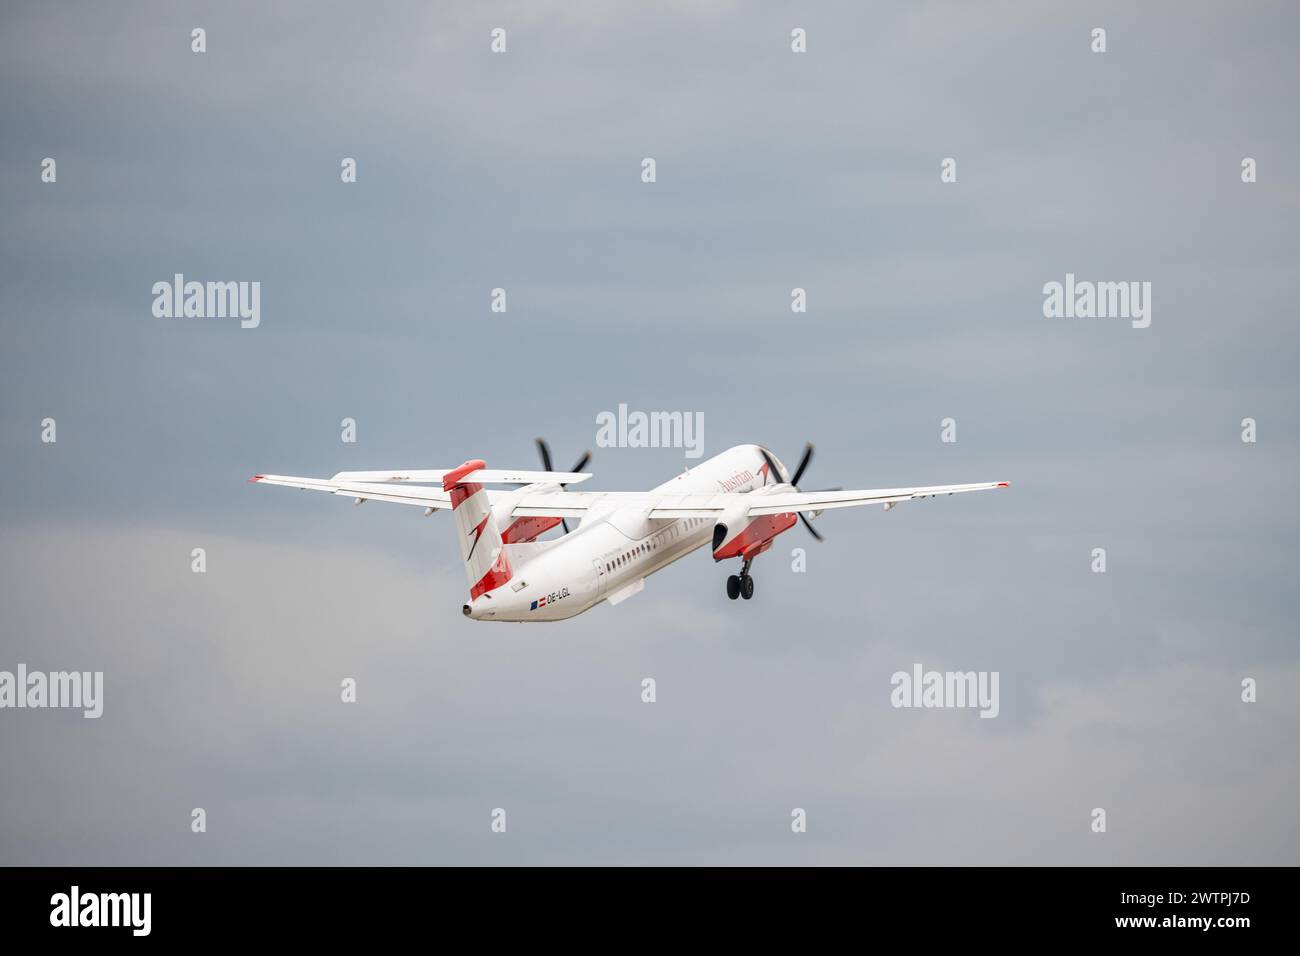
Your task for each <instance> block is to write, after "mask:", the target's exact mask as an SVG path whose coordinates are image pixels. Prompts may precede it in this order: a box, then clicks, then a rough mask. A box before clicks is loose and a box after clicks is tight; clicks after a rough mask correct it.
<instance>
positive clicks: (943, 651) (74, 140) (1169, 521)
mask: <svg viewBox="0 0 1300 956" xmlns="http://www.w3.org/2000/svg"><path fill="white" fill-rule="evenodd" d="M199 27H201V28H203V29H204V30H205V31H206V52H203V53H195V52H193V51H192V49H191V31H192V30H193V29H195V28H199ZM1098 27H1100V28H1103V29H1105V31H1106V51H1105V52H1104V53H1096V52H1093V50H1092V46H1093V44H1094V40H1093V30H1094V29H1095V28H1098ZM495 28H501V29H504V30H505V31H506V47H507V48H506V52H504V53H493V52H492V50H491V42H492V31H493V30H494V29H495ZM796 28H800V29H803V30H805V31H806V37H807V52H805V53H794V52H792V50H791V31H792V30H794V29H796ZM1298 28H1300V15H1298V14H1297V13H1296V11H1294V10H1293V9H1291V8H1290V7H1288V6H1287V5H1284V4H1276V3H1260V2H1248V3H1243V4H1233V5H1223V4H1212V3H1173V2H1153V3H1144V4H1140V5H1130V4H1122V3H1063V4H1050V5H1048V4H1033V3H1010V2H1007V3H980V4H970V3H956V2H953V3H926V2H919V3H906V4H904V3H831V2H826V3H816V4H812V3H739V2H737V3H728V2H694V3H687V2H676V3H663V4H653V5H645V4H632V3H582V2H578V3H565V4H559V3H527V2H519V3H491V2H485V3H414V2H412V3H405V2H391V3H385V4H383V5H380V6H378V7H376V6H374V5H364V4H356V5H354V4H329V3H327V4H309V3H305V2H303V3H299V2H278V3H276V4H257V3H244V2H231V3H221V4H210V3H184V2H182V3H162V2H158V3H121V4H112V5H104V4H95V3H66V4H58V5H51V4H40V3H35V2H17V3H9V4H6V5H5V7H4V9H3V11H2V12H0V90H3V93H2V94H0V129H3V130H4V135H3V137H0V199H2V201H3V208H4V217H3V221H2V224H0V243H2V246H0V253H2V254H0V395H2V396H3V401H0V453H2V454H3V460H4V462H5V464H6V467H5V469H4V477H3V479H0V482H2V484H0V487H2V488H3V493H2V494H0V582H3V583H2V584H0V597H2V598H3V599H2V600H0V671H5V670H7V671H14V670H15V669H16V668H17V666H18V665H19V664H20V663H21V664H25V665H26V666H27V667H28V668H29V669H31V670H46V671H57V670H70V669H76V670H84V671H102V672H103V674H104V713H103V716H102V717H101V718H99V719H97V720H87V719H84V718H83V717H82V716H81V713H80V712H79V711H71V710H53V709H51V710H27V709H24V710H12V709H4V710H0V759H3V766H4V772H3V773H0V863H4V864H11V865H37V864H69V865H80V864H87V865H90V864H94V865H108V864H126V865H131V864H174V865H202V864H267V865H274V864H361V863H378V864H469V865H491V864H616V865H632V864H650V865H670V864H689V865H695V864H721V865H756V864H834V865H875V864H895V865H909V864H953V865H965V864H999V865H1000V864H1011V865H1016V864H1052V865H1057V864H1060V865H1064V864H1084V865H1099V864H1123V865H1161V864H1176V865H1191V864H1294V863H1296V862H1297V859H1298V858H1300V823H1297V821H1296V819H1295V813H1294V807H1295V806H1296V804H1297V802H1300V759H1297V758H1298V756H1300V755H1298V754H1297V749H1296V740H1297V739H1298V737H1300V652H1298V651H1297V643H1296V636H1297V635H1296V626H1295V620H1296V616H1297V610H1298V607H1297V605H1298V603H1300V601H1298V599H1297V597H1296V591H1295V586H1294V581H1295V568H1296V565H1297V559H1298V558H1300V535H1298V534H1297V531H1298V525H1297V518H1296V510H1295V508H1294V507H1293V506H1292V495H1293V493H1294V488H1295V484H1296V481H1295V479H1296V477H1297V471H1298V470H1300V469H1298V467H1297V466H1298V465H1300V428H1298V427H1297V423H1296V419H1295V410H1296V408H1297V404H1298V403H1297V398H1298V397H1300V395H1298V392H1300V387H1298V386H1297V384H1296V377H1295V368H1296V367H1297V359H1298V358H1300V356H1298V355H1297V346H1298V345H1300V336H1298V335H1297V332H1296V315H1295V303H1296V294H1295V293H1296V265H1295V264H1296V262H1297V259H1298V255H1297V253H1300V234H1298V230H1300V226H1297V222H1300V216H1297V213H1298V212H1300V208H1298V207H1300V202H1298V193H1297V186H1296V183H1297V181H1298V179H1297V176H1298V174H1300V170H1298V169H1297V166H1296V156H1297V155H1300V135H1298V129H1297V123H1298V121H1297V118H1296V110H1295V108H1294V105H1295V103H1296V102H1297V99H1298V94H1300V65H1297V63H1296V60H1295V56H1294V49H1295V44H1296V41H1297V32H1298ZM47 157H48V158H52V159H54V160H55V162H56V171H57V178H56V181H55V182H43V181H42V161H43V160H44V159H45V158H47ZM345 157H350V158H353V159H355V160H356V165H357V181H356V182H354V183H344V182H342V181H341V175H340V172H341V163H342V161H343V159H344V158H345ZM647 157H650V158H653V159H654V160H655V166H656V176H655V181H654V182H652V183H647V182H643V181H642V162H643V160H644V159H645V158H647ZM1247 157H1249V158H1252V159H1254V160H1255V166H1256V170H1257V178H1256V181H1254V182H1250V183H1247V182H1243V180H1242V161H1243V159H1244V158H1247ZM947 158H951V159H953V160H955V169H956V181H955V182H944V181H942V178H941V172H942V165H941V164H942V163H943V161H944V160H945V159H947ZM176 273H182V274H184V275H185V276H186V277H187V278H190V279H196V280H199V281H207V280H212V281H248V282H252V281H256V282H259V283H260V289H261V310H260V324H259V325H258V326H257V327H256V328H248V329H245V328H240V325H239V322H238V320H234V319H226V318H160V317H157V316H155V315H154V314H153V309H152V306H153V301H154V296H153V293H152V291H151V290H152V287H153V285H154V283H156V282H159V281H169V280H170V279H171V277H172V276H173V275H174V274H176ZM1067 273H1070V274H1074V275H1076V276H1077V277H1079V278H1080V279H1087V280H1094V281H1124V282H1127V281H1137V282H1150V283H1151V289H1152V294H1151V324H1150V326H1149V327H1147V328H1140V329H1139V328H1134V327H1133V326H1132V324H1131V322H1130V321H1129V320H1127V319H1125V318H1114V317H1111V318H1048V317H1046V316H1045V315H1044V311H1043V302H1044V294H1043V287H1044V285H1045V284H1046V283H1049V282H1054V281H1055V282H1063V281H1065V276H1066V275H1067ZM496 288H503V289H505V290H506V293H507V303H508V305H507V310H506V311H505V312H504V313H500V312H493V311H492V310H491V308H490V303H491V295H492V290H493V289H496ZM795 288H801V289H804V290H806V295H807V311H806V312H793V311H792V309H791V290H793V289H795ZM620 404H626V405H627V406H628V407H629V408H630V409H633V410H643V411H647V412H648V411H658V410H665V411H681V412H683V413H687V414H697V413H698V414H700V415H702V416H703V422H704V453H705V455H712V454H716V453H718V452H721V451H723V450H724V449H726V448H728V447H730V446H732V445H735V444H740V443H746V442H761V443H763V444H765V445H766V446H768V447H770V448H772V449H773V450H774V451H775V452H776V453H777V454H778V455H780V456H781V457H782V458H783V460H785V461H786V462H787V463H791V462H794V461H797V459H798V456H799V453H800V449H801V448H802V446H803V444H804V443H805V442H809V441H811V442H814V443H815V444H816V447H817V453H816V457H815V459H814V461H813V463H812V465H811V468H810V470H809V475H808V478H807V479H806V480H805V482H804V484H805V486H808V487H825V486H828V485H835V486H843V487H848V488H873V487H898V486H905V485H930V484H948V483H963V482H976V481H1003V480H1005V481H1009V482H1011V484H1012V487H1011V488H1010V489H1009V490H1008V491H1004V492H999V493H998V494H996V495H994V494H988V495H966V496H960V497H954V498H951V499H936V500H933V501H923V502H914V503H907V504H904V505H902V506H900V507H898V508H896V509H894V510H893V511H891V512H889V513H888V514H885V513H882V512H881V511H880V510H879V509H867V508H863V509H850V510H842V511H836V512H828V513H826V514H825V515H823V516H822V517H821V518H819V519H817V524H818V527H819V529H820V530H821V532H822V533H823V534H824V535H825V537H826V540H825V541H824V542H823V543H820V544H819V543H817V542H815V541H813V540H812V539H811V538H810V537H809V536H808V535H807V534H806V533H805V532H804V530H803V529H802V528H801V527H796V528H795V529H793V530H792V531H790V532H789V533H788V534H787V535H785V536H782V537H781V538H779V539H777V544H776V546H775V547H774V548H773V550H772V551H771V552H769V553H768V554H766V555H764V556H762V557H760V558H759V559H758V560H757V561H756V562H755V563H754V568H753V573H754V577H755V581H756V584H757V587H756V595H755V598H754V600H753V601H750V602H736V603H733V602H731V601H728V600H727V598H726V595H725V593H724V587H723V585H724V581H725V577H726V574H727V573H730V571H731V570H733V569H731V568H728V567H726V566H723V565H715V564H714V563H713V561H712V560H711V559H710V558H709V556H708V554H707V553H705V552H697V553H695V554H693V555H691V556H689V557H688V558H686V559H684V560H682V561H680V562H678V563H676V564H675V565H673V566H672V567H670V568H668V569H667V570H665V571H663V572H661V573H659V574H657V575H655V576H653V577H651V578H650V579H649V580H648V582H647V586H646V588H645V590H644V591H643V592H642V593H640V594H638V595H637V596H635V597H634V598H632V599H631V600H629V601H627V602H625V603H623V604H621V605H620V606H618V607H609V606H607V605H602V606H600V607H597V608H595V609H593V610H591V611H589V612H588V613H586V614H584V615H582V616H580V617H578V618H575V619H572V620H570V621H567V622H563V623H559V624H551V625H541V626H532V627H530V626H519V625H509V624H498V623H487V622H472V621H469V620H467V619H465V618H463V617H462V615H461V613H460V607H461V605H462V604H463V603H464V599H465V594H466V590H467V588H466V583H465V581H464V579H463V575H462V573H461V571H460V568H459V566H458V564H459V562H458V560H457V558H458V551H457V545H456V543H455V542H454V541H453V538H452V535H451V533H450V531H449V528H450V523H449V522H448V521H447V520H446V516H445V515H441V516H435V517H432V518H429V519H425V518H423V517H421V515H420V512H419V511H417V510H415V509H411V508H401V507H396V506H391V507H390V506H386V505H383V504H380V503H374V502H372V503H370V504H368V505H367V506H366V507H364V508H353V507H351V506H350V505H349V504H348V503H347V502H346V501H341V500H336V499H334V498H330V497H327V496H323V495H314V494H299V493H296V492H291V491H289V490H287V489H281V488H266V487H261V488H259V487H257V486H255V485H249V484H248V483H247V481H246V479H247V478H248V477H249V476H250V475H252V474H255V473H260V472H273V473H279V474H291V475H310V476H329V475H331V474H333V473H334V472H337V471H340V470H345V469H374V468H390V467H398V468H408V467H413V468H447V467H453V466H455V465H457V464H459V463H460V462H462V461H464V460H467V459H471V458H483V459H485V460H486V461H488V462H489V464H491V465H493V466H499V467H513V468H533V467H537V466H538V462H537V458H536V451H535V449H534V448H533V444H532V442H533V438H534V436H538V435H542V436H545V437H546V438H547V439H548V440H549V441H550V443H551V446H552V448H553V450H554V453H555V457H556V466H557V467H559V468H564V467H567V466H568V465H569V464H570V463H571V462H572V461H574V460H576V459H577V457H578V456H579V455H580V454H581V452H582V450H583V449H586V448H590V449H592V450H593V451H594V453H595V454H594V457H593V460H592V463H591V465H590V469H589V470H591V471H593V472H594V473H595V477H594V478H593V479H592V480H591V481H590V482H589V483H588V484H587V485H586V486H584V489H585V490H586V489H590V490H598V489H611V490H616V489H621V490H631V489H643V488H648V487H651V486H653V485H656V484H659V483H660V482H662V481H664V480H666V479H667V478H669V477H671V476H672V475H673V474H675V473H677V472H678V471H680V470H681V469H682V468H683V467H684V466H686V465H693V464H695V463H696V462H695V461H694V460H690V459H687V458H686V457H685V455H684V453H683V450H682V449H672V448H668V449H647V448H601V447H597V446H596V432H597V416H599V415H600V414H601V413H602V412H608V411H615V410H617V409H618V407H619V405H620ZM1246 418H1250V419H1253V420H1254V421H1255V423H1256V440H1255V441H1254V442H1244V441H1243V440H1242V432H1243V424H1242V423H1243V419H1246ZM46 419H53V420H54V422H55V423H56V440H55V441H54V442H49V441H43V440H42V433H43V429H44V426H43V424H42V423H43V421H44V420H46ZM344 419H353V420H354V421H355V423H356V438H357V440H356V441H355V442H344V441H342V440H341V435H342V424H341V423H342V422H343V420H344ZM945 419H952V420H953V421H954V422H955V434H956V441H953V442H945V441H942V440H941V438H942V424H941V423H942V422H943V421H944V420H945ZM194 548H203V549H204V551H205V554H206V571H205V572H204V573H201V574H196V573H194V572H193V571H192V566H191V562H192V557H191V555H192V552H193V549H194ZM796 548H798V549H804V551H805V552H806V571H804V572H799V571H796V570H794V568H795V566H796V564H797V562H796V561H795V555H794V554H793V550H794V549H796ZM1096 548H1104V549H1105V552H1106V570H1105V572H1104V573H1095V572H1094V570H1093V566H1094V557H1093V551H1094V549H1096ZM917 663H919V664H922V665H923V666H924V667H925V668H926V669H937V670H956V671H971V670H974V671H988V672H994V671H996V672H998V674H999V675H1000V684H999V686H1000V696H1001V700H1000V709H999V713H998V716H997V717H996V718H995V719H980V718H979V717H978V715H977V713H975V712H974V711H972V710H969V709H965V710H963V709H934V710H925V709H911V708H906V709H905V708H895V707H893V706H892V705H891V702H890V693H891V689H892V687H891V683H890V681H891V675H893V674H894V673H895V672H897V671H900V670H901V671H910V670H911V669H912V667H913V665H914V664H917ZM345 678H351V679H353V680H355V682H356V701H355V702H354V703H344V702H343V701H342V699H341V692H340V687H341V682H342V681H343V680H344V679H345ZM646 678H653V679H654V680H655V682H656V688H657V696H656V700H655V702H654V703H653V704H648V703H644V702H643V701H642V681H643V680H644V679H646ZM1246 679H1250V680H1253V681H1254V682H1255V686H1256V690H1257V697H1256V700H1255V701H1254V702H1251V703H1247V702H1244V701H1243V700H1242V693H1243V689H1242V682H1243V680H1246ZM194 808H203V810H204V811H205V814H206V824H207V826H206V831H205V832H202V833H195V832H193V830H192V827H191V822H192V811H193V809H194ZM497 808H501V809H504V810H505V811H506V819H507V828H506V832H504V833H499V832H493V830H492V828H491V822H492V817H491V815H492V811H493V810H495V809H497ZM795 808H799V809H802V810H804V811H805V812H806V819H807V828H806V832H793V830H792V826H791V821H792V816H791V813H792V810H793V809H795ZM1096 808H1102V809H1104V810H1105V812H1106V829H1105V832H1095V831H1094V829H1093V827H1094V819H1095V818H1094V814H1093V811H1094V809H1096Z"/></svg>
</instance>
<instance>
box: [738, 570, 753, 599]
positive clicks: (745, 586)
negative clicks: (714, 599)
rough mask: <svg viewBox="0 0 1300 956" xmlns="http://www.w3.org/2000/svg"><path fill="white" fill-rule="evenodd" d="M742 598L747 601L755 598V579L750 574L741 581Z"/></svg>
mask: <svg viewBox="0 0 1300 956" xmlns="http://www.w3.org/2000/svg"><path fill="white" fill-rule="evenodd" d="M740 596H741V597H743V598H744V599H745V600H746V601H748V600H749V599H750V598H752V597H753V596H754V579H753V578H751V577H750V576H749V575H748V574H746V575H745V576H744V577H743V578H741V579H740Z"/></svg>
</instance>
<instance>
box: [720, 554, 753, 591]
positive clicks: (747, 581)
mask: <svg viewBox="0 0 1300 956" xmlns="http://www.w3.org/2000/svg"><path fill="white" fill-rule="evenodd" d="M753 560H754V559H753V558H746V559H745V564H744V566H743V567H742V568H741V569H740V573H739V574H733V575H731V576H730V577H729V578H727V597H729V598H731V600H733V601H734V600H736V598H738V597H743V598H744V599H745V600H746V601H748V600H749V599H750V598H752V597H753V596H754V579H753V578H751V577H750V576H749V562H751V561H753Z"/></svg>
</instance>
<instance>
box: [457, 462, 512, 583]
mask: <svg viewBox="0 0 1300 956" xmlns="http://www.w3.org/2000/svg"><path fill="white" fill-rule="evenodd" d="M486 467H487V463H486V462H483V461H480V460H476V461H467V462H465V464H463V465H461V466H460V467H459V468H453V469H452V470H451V471H449V472H447V473H446V474H445V475H443V477H442V489H443V491H446V492H449V493H450V494H451V508H452V512H451V513H452V516H453V518H454V519H455V521H456V530H457V531H458V532H459V536H460V555H461V557H462V558H463V559H464V561H465V574H466V575H467V576H468V577H469V599H470V601H473V600H475V599H476V598H477V597H478V596H479V595H481V594H485V593H487V592H488V591H491V590H493V589H495V588H499V587H501V586H502V585H503V584H506V583H508V582H509V581H510V578H511V575H512V572H511V570H510V561H509V559H508V558H507V557H506V552H505V547H504V544H503V542H502V540H501V530H500V529H499V528H498V527H497V524H496V521H495V520H494V519H493V517H492V506H491V504H489V502H488V496H487V493H486V492H484V491H483V486H482V485H481V484H478V483H477V482H465V481H462V480H461V479H462V478H464V477H465V476H466V475H468V474H470V473H471V472H473V471H477V470H479V469H482V468H486Z"/></svg>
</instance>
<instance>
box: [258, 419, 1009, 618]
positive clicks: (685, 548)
mask: <svg viewBox="0 0 1300 956" xmlns="http://www.w3.org/2000/svg"><path fill="white" fill-rule="evenodd" d="M537 447H538V450H539V451H540V453H541V457H542V465H543V468H544V470H543V471H516V470H510V469H496V468H488V466H487V463H486V462H485V461H483V460H482V459H473V460H470V461H466V462H465V463H464V464H461V465H459V466H457V467H456V468H449V469H433V470H430V469H414V470H390V471H341V472H339V473H338V474H336V475H335V476H334V477H333V478H329V479H323V478H295V477H291V476H286V475H254V476H253V477H252V478H250V479H249V481H252V482H258V483H260V484H266V485H284V486H286V487H289V488H300V489H303V490H310V491H327V492H330V493H331V494H335V495H343V496H347V497H351V498H353V499H354V502H355V503H356V504H358V505H359V504H363V503H364V502H366V501H372V500H373V501H388V502H394V503H397V504H405V505H415V506H416V507H420V508H423V509H424V513H425V515H426V516H428V515H432V514H433V513H435V512H437V511H447V510H450V511H451V513H452V518H453V521H454V523H455V526H456V531H457V537H459V538H460V551H461V559H462V560H463V561H464V564H465V572H466V575H467V576H468V578H469V585H470V589H469V602H468V603H467V604H465V605H464V606H463V607H462V608H461V612H462V613H463V614H464V615H465V616H466V617H468V618H471V619H473V620H475V621H514V622H531V621H561V620H565V619H567V618H571V617H576V616H577V615H579V614H581V613H582V612H583V611H587V610H590V609H591V608H593V607H595V606H596V605H597V604H600V603H601V602H602V601H608V602H609V603H610V604H611V605H616V604H621V603H622V602H623V601H625V600H627V599H628V598H630V597H632V595H634V594H636V593H638V592H639V591H641V590H642V589H643V588H644V587H645V579H646V578H648V577H649V576H650V575H652V574H654V573H655V572H656V571H658V570H660V569H661V568H665V567H667V566H668V565H669V564H672V563H673V562H674V561H676V560H677V559H678V558H682V557H685V556H686V555H687V554H689V553H690V552H692V551H694V550H696V549H697V548H700V547H702V546H704V545H706V544H707V545H710V548H711V552H712V555H713V560H714V562H715V563H716V562H720V561H728V560H733V559H738V560H739V561H740V562H741V566H740V572H739V573H738V574H732V575H730V576H729V577H728V578H727V597H728V598H730V599H731V600H733V601H734V600H736V599H737V598H738V597H739V598H743V599H744V600H746V601H748V600H749V599H751V598H752V597H753V596H754V578H753V577H752V576H751V575H750V573H749V568H750V565H751V564H752V563H753V561H754V559H755V558H756V557H758V556H759V555H760V554H762V553H763V552H764V551H767V550H768V549H770V548H771V547H772V543H773V541H774V540H775V539H776V537H777V535H779V534H782V533H783V532H785V531H788V530H789V529H790V528H793V527H794V525H795V524H796V523H797V522H798V521H802V522H803V524H804V526H805V527H806V528H807V529H808V531H810V532H811V533H812V535H813V537H814V538H816V539H817V540H818V541H821V540H822V536H821V535H820V534H818V533H817V530H816V529H815V528H814V527H813V526H812V522H811V521H809V518H816V517H817V516H819V515H820V514H821V513H822V512H823V511H829V510H832V509H835V508H852V507H857V506H861V505H881V506H883V507H884V509H885V510H886V511H889V510H890V509H892V508H893V507H894V506H895V505H897V504H898V503H899V502H903V501H913V500H917V499H921V498H934V497H937V496H938V495H955V494H960V493H962V492H966V491H986V490H991V489H995V488H1006V487H1009V483H1008V482H1005V481H995V482H985V483H983V484H971V485H938V486H934V487H926V488H885V489H877V490H871V491H845V490H843V489H840V488H828V489H825V490H821V491H800V490H799V481H800V479H801V478H803V475H804V472H805V471H806V470H807V468H808V463H809V462H810V461H811V460H812V455H813V446H812V445H807V446H806V447H805V448H804V452H803V456H802V458H800V460H799V464H798V466H797V467H796V468H795V470H794V471H793V472H791V471H789V470H788V469H787V468H786V467H785V465H784V464H782V462H781V461H780V459H778V458H777V457H776V455H774V454H773V453H772V452H771V451H769V450H768V449H766V448H764V447H763V446H762V445H737V446H735V447H734V448H729V449H727V450H726V451H724V452H722V453H721V454H720V455H715V456H714V457H712V458H710V459H708V460H707V461H703V462H701V463H700V464H698V465H696V466H695V467H694V468H688V469H687V470H686V471H685V472H683V473H682V474H680V475H677V476H676V477H675V478H672V479H671V480H669V481H666V482H664V483H663V484H661V485H659V486H657V487H655V488H653V489H651V490H650V491H568V490H566V486H568V485H573V484H577V483H579V482H582V481H586V480H587V479H588V478H590V477H591V475H590V474H589V473H586V472H583V470H582V469H583V468H584V467H585V466H586V464H587V462H588V461H590V460H591V452H586V453H584V454H583V456H582V457H581V458H580V459H579V460H578V463H577V464H576V465H574V467H573V468H572V470H570V471H554V470H553V469H552V467H551V453H550V448H549V447H548V446H547V444H546V442H545V441H543V440H542V439H540V438H539V439H537ZM496 484H501V485H517V486H519V487H514V488H506V489H490V490H489V489H485V488H484V487H483V486H484V485H496ZM570 518H576V519H578V521H579V524H578V526H577V527H576V528H574V529H572V530H570V529H569V524H568V519H570ZM557 526H560V527H562V528H563V529H564V533H563V534H562V535H561V536H560V537H557V538H551V539H547V540H541V541H539V540H538V538H539V536H540V535H542V534H545V533H546V532H547V531H550V530H551V529H552V528H555V527H557Z"/></svg>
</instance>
